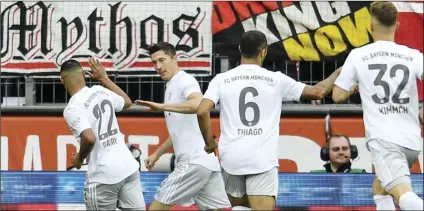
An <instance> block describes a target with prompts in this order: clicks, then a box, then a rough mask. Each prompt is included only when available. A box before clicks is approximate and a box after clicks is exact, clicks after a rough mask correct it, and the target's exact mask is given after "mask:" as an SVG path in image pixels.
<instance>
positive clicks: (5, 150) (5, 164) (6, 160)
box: [0, 136, 9, 171]
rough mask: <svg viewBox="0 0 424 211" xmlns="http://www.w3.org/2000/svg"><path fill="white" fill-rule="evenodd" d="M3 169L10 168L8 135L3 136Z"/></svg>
mask: <svg viewBox="0 0 424 211" xmlns="http://www.w3.org/2000/svg"><path fill="white" fill-rule="evenodd" d="M0 165H1V170H2V171H7V170H8V169H9V139H8V138H7V136H2V137H1V164H0Z"/></svg>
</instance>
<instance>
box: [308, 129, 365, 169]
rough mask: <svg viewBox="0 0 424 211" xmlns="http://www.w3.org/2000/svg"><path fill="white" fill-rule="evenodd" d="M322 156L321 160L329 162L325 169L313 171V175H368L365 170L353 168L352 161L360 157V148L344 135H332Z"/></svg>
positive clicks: (323, 149)
mask: <svg viewBox="0 0 424 211" xmlns="http://www.w3.org/2000/svg"><path fill="white" fill-rule="evenodd" d="M320 154H321V160H323V161H326V162H327V163H326V164H325V165H324V168H325V169H323V170H312V171H311V172H312V173H367V172H366V171H365V169H353V168H351V166H352V163H351V160H353V159H355V158H357V157H358V148H357V147H356V146H355V145H351V144H350V140H349V138H348V137H346V136H345V135H343V134H334V135H331V136H330V138H329V139H328V140H327V144H326V146H324V147H323V148H321V153H320Z"/></svg>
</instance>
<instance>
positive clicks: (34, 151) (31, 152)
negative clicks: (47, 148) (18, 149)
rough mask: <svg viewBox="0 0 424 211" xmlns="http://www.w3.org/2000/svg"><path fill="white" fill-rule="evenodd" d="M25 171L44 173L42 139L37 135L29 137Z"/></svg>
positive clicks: (25, 155) (26, 147)
mask: <svg viewBox="0 0 424 211" xmlns="http://www.w3.org/2000/svg"><path fill="white" fill-rule="evenodd" d="M23 170H24V171H31V170H34V171H42V170H43V165H42V162H41V152H40V138H39V137H38V136H37V135H29V136H28V137H27V142H26V146H25V154H24V165H23Z"/></svg>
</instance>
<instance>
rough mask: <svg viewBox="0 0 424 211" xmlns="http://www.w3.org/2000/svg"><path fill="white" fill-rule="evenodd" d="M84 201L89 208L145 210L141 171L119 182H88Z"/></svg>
mask: <svg viewBox="0 0 424 211" xmlns="http://www.w3.org/2000/svg"><path fill="white" fill-rule="evenodd" d="M84 201H85V206H86V209H87V210H116V208H120V209H121V210H145V209H146V204H145V202H144V197H143V190H142V188H141V182H140V172H139V171H136V172H135V173H134V174H132V175H130V176H128V177H127V178H125V179H124V180H122V181H121V182H119V183H117V184H102V183H97V182H92V183H87V184H86V185H85V188H84Z"/></svg>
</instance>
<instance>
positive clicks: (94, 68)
mask: <svg viewBox="0 0 424 211" xmlns="http://www.w3.org/2000/svg"><path fill="white" fill-rule="evenodd" d="M88 65H90V68H91V73H90V72H87V74H88V75H90V76H91V78H93V79H94V80H96V81H101V80H103V79H107V78H108V76H107V74H106V70H105V68H104V67H103V65H102V64H101V63H100V62H99V60H97V59H95V58H89V59H88Z"/></svg>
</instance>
